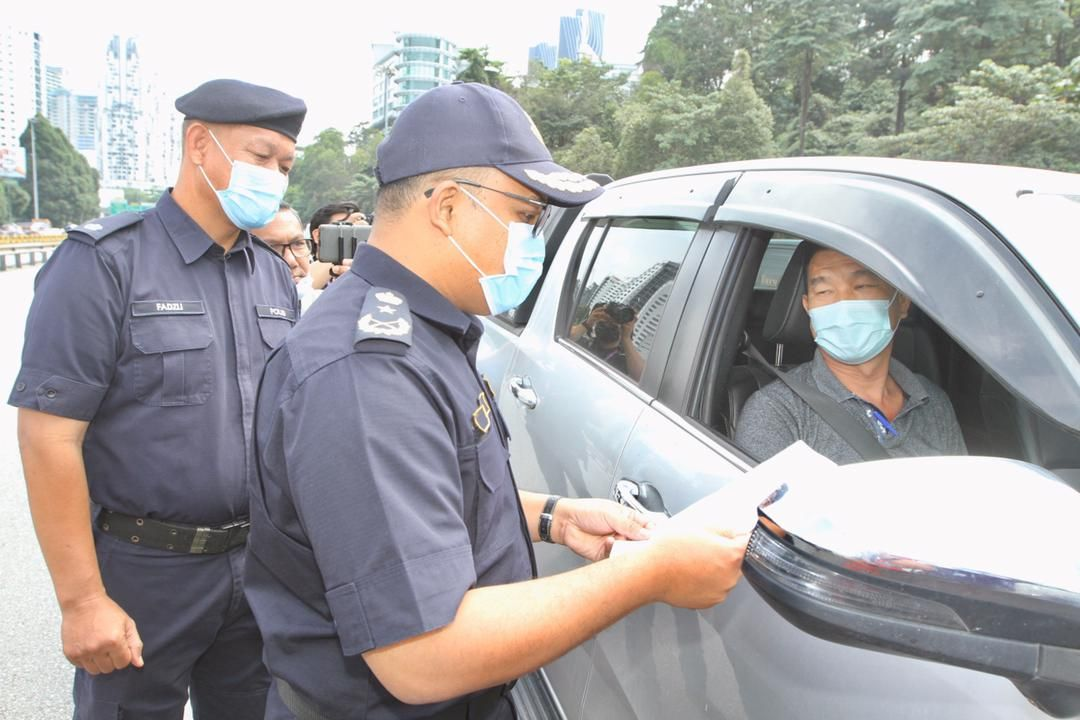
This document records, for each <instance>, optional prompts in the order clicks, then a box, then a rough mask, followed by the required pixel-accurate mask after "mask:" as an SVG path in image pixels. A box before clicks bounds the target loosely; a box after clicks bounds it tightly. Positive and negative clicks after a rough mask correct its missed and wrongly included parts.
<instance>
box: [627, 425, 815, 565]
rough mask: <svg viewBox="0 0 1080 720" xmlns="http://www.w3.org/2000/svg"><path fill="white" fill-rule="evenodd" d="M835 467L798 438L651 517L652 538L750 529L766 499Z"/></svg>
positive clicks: (630, 547)
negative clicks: (683, 530) (680, 531)
mask: <svg viewBox="0 0 1080 720" xmlns="http://www.w3.org/2000/svg"><path fill="white" fill-rule="evenodd" d="M835 469H836V463H834V462H833V461H832V460H829V459H828V458H826V457H825V456H823V455H819V454H818V453H816V452H814V451H813V450H811V449H810V446H809V445H807V444H806V443H804V442H802V441H801V440H800V441H798V442H796V443H795V444H793V445H790V446H789V447H787V448H785V449H784V450H783V451H782V452H780V453H777V454H776V455H774V456H772V457H771V458H769V459H768V460H766V461H765V462H763V463H761V464H760V465H758V466H757V467H755V468H753V469H752V470H750V471H749V472H748V473H746V474H744V475H742V476H739V477H737V478H734V479H733V480H731V481H730V482H729V483H728V484H727V485H725V486H724V487H722V488H720V489H719V490H717V491H716V492H713V493H710V494H709V495H706V496H705V497H703V498H701V499H700V500H698V501H697V502H695V503H694V504H693V505H690V506H689V507H687V508H686V509H685V510H682V511H681V512H678V513H676V514H675V515H673V516H671V517H670V518H664V517H663V516H655V517H657V518H658V519H657V522H656V527H655V528H653V530H652V534H653V536H654V537H655V536H656V535H658V534H660V533H664V532H670V531H671V530H672V529H677V528H680V527H703V526H708V527H713V528H723V529H729V530H732V531H734V532H750V531H751V530H753V529H754V525H755V524H756V523H757V509H758V507H759V506H760V505H761V504H762V503H764V502H765V501H766V500H769V499H770V498H772V497H773V496H774V495H776V494H779V493H783V492H787V491H789V490H790V489H791V488H793V487H795V486H796V485H798V484H800V483H805V482H814V481H815V480H819V479H820V478H821V477H823V476H827V475H829V474H831V473H832V472H833V471H834V470H835ZM648 542H649V541H648V540H641V541H631V540H619V541H616V542H615V545H614V547H612V549H611V556H612V557H616V556H618V555H619V554H622V553H625V552H633V551H634V550H639V549H641V548H642V547H645V546H646V545H647V543H648Z"/></svg>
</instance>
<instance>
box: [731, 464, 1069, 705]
mask: <svg viewBox="0 0 1080 720" xmlns="http://www.w3.org/2000/svg"><path fill="white" fill-rule="evenodd" d="M758 515H759V522H758V525H757V527H756V528H755V530H754V532H753V534H752V536H751V539H750V543H749V547H748V549H747V553H746V560H745V564H744V571H745V575H746V577H747V579H748V580H749V582H750V583H751V584H752V585H753V587H754V588H755V589H756V590H757V592H758V593H759V594H761V595H762V597H764V598H765V600H766V601H767V602H768V603H769V604H770V605H772V607H773V608H775V609H776V610H777V611H778V612H779V613H780V614H781V615H783V616H784V617H785V618H787V620H789V621H790V622H791V623H792V624H794V625H796V626H797V627H799V628H801V629H803V630H805V631H806V632H809V633H811V634H813V635H816V636H818V637H821V638H824V639H826V640H831V641H834V642H838V643H843V644H845V645H852V646H857V647H863V648H869V649H873V650H879V651H884V652H891V653H897V654H901V655H907V656H911V657H918V658H925V659H928V660H933V661H937V662H942V663H946V664H949V665H956V666H959V667H965V668H970V669H974V670H980V671H983V672H988V673H994V674H996V675H1002V676H1004V677H1007V678H1009V679H1011V680H1012V681H1013V682H1014V683H1015V684H1016V686H1017V687H1018V688H1019V690H1020V691H1021V692H1022V693H1023V694H1024V695H1025V696H1026V697H1027V698H1028V699H1029V700H1031V701H1032V702H1033V703H1035V704H1036V705H1037V706H1039V707H1040V708H1041V709H1042V710H1043V711H1044V712H1047V713H1048V714H1050V715H1052V716H1054V717H1072V716H1075V715H1077V714H1080V543H1078V542H1077V540H1076V527H1077V521H1078V520H1080V493H1078V492H1076V491H1075V490H1073V489H1072V488H1070V487H1068V486H1067V485H1065V484H1064V483H1062V482H1061V481H1060V480H1059V479H1058V478H1056V477H1055V476H1053V475H1052V474H1050V473H1049V472H1047V471H1045V470H1043V469H1042V468H1039V467H1036V466H1034V465H1029V464H1027V463H1022V462H1018V461H1013V460H1005V459H1000V458H982V457H943V458H906V459H895V460H884V461H879V462H870V463H860V464H855V465H845V466H841V467H837V468H836V469H835V471H833V472H831V473H827V474H826V476H824V477H809V478H797V479H793V481H792V483H790V484H789V485H787V486H785V487H783V488H781V489H780V490H779V491H777V492H776V493H774V494H773V495H772V496H771V497H770V498H769V500H767V501H766V503H765V504H763V505H762V506H761V507H760V508H759V510H758Z"/></svg>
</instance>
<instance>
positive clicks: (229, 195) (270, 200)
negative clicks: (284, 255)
mask: <svg viewBox="0 0 1080 720" xmlns="http://www.w3.org/2000/svg"><path fill="white" fill-rule="evenodd" d="M210 137H212V138H213V139H214V144H215V145H217V146H218V149H220V150H221V154H222V155H224V156H225V159H226V160H228V161H229V163H230V164H231V165H232V173H231V174H230V176H229V187H227V188H225V189H224V190H218V189H217V188H215V187H214V183H212V182H210V178H208V177H207V176H206V171H205V170H203V168H202V165H200V166H199V171H200V172H201V173H202V175H203V177H204V178H206V183H207V184H208V185H209V186H210V189H211V190H213V191H214V192H215V193H216V194H217V196H218V201H219V202H220V203H221V209H222V210H224V211H225V214H226V215H228V216H229V220H231V221H232V224H233V225H235V226H236V227H238V228H240V229H241V230H254V229H255V228H261V227H262V226H263V225H265V224H266V223H268V222H270V221H271V220H273V219H274V215H276V214H277V211H278V208H279V207H280V206H281V200H282V199H283V198H284V197H285V190H286V188H288V187H289V178H288V177H286V176H285V175H282V174H281V173H279V172H274V171H273V170H268V169H267V168H261V167H259V166H258V165H252V164H251V163H246V162H243V161H241V160H235V161H234V160H233V159H232V158H230V157H229V154H228V153H227V152H225V148H223V147H221V143H220V142H218V139H217V137H215V136H214V133H213V131H211V132H210Z"/></svg>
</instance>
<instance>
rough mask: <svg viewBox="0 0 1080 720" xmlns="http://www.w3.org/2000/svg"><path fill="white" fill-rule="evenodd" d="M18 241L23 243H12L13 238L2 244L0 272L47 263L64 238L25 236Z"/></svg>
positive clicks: (6, 239) (0, 243) (0, 244)
mask: <svg viewBox="0 0 1080 720" xmlns="http://www.w3.org/2000/svg"><path fill="white" fill-rule="evenodd" d="M65 237H66V236H65ZM17 239H18V240H19V241H21V242H10V241H11V240H12V238H4V242H0V271H4V270H9V269H11V268H21V267H22V266H23V265H37V264H38V263H39V262H45V261H46V260H48V259H49V256H50V255H52V251H53V250H55V249H56V247H57V246H58V245H59V244H60V242H61V241H62V240H63V239H64V238H63V237H60V238H56V237H48V238H41V237H35V236H33V235H23V236H19V237H18V238H17ZM27 241H29V242H27Z"/></svg>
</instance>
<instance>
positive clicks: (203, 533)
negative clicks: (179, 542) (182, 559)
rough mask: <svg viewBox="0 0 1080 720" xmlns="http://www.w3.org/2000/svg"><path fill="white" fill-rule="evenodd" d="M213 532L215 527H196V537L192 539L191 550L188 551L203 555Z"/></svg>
mask: <svg viewBox="0 0 1080 720" xmlns="http://www.w3.org/2000/svg"><path fill="white" fill-rule="evenodd" d="M211 532H213V528H208V527H197V528H195V537H194V538H192V540H191V550H189V551H188V552H190V553H191V554H193V555H201V554H202V553H204V552H206V543H207V541H208V540H209V539H210V534H211Z"/></svg>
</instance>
